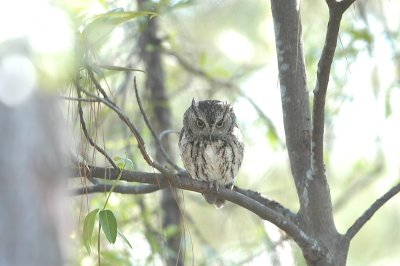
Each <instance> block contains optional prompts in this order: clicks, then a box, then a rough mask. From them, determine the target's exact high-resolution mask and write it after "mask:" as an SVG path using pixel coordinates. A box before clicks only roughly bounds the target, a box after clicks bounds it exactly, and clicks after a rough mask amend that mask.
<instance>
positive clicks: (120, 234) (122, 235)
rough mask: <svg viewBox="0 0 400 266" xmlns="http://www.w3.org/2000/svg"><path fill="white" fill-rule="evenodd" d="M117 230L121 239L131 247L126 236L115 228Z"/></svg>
mask: <svg viewBox="0 0 400 266" xmlns="http://www.w3.org/2000/svg"><path fill="white" fill-rule="evenodd" d="M117 232H118V235H119V236H120V237H122V239H123V240H124V241H125V243H126V244H128V246H129V247H130V248H131V249H133V247H132V245H131V243H129V240H128V239H127V238H126V236H125V235H124V234H123V233H122V232H121V231H119V230H117Z"/></svg>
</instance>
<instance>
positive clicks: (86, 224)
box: [83, 209, 99, 255]
mask: <svg viewBox="0 0 400 266" xmlns="http://www.w3.org/2000/svg"><path fill="white" fill-rule="evenodd" d="M98 212H99V209H95V210H93V211H91V212H90V213H89V214H88V215H86V217H85V220H84V221H83V242H84V244H85V247H86V250H87V252H88V253H89V255H90V243H91V240H92V235H93V227H94V222H95V221H96V216H97V213H98Z"/></svg>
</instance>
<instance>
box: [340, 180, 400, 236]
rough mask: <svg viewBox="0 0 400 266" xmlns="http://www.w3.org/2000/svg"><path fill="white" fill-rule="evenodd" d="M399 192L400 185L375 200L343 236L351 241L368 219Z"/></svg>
mask: <svg viewBox="0 0 400 266" xmlns="http://www.w3.org/2000/svg"><path fill="white" fill-rule="evenodd" d="M399 192H400V183H399V184H397V185H395V186H394V187H392V188H391V189H390V190H389V191H388V192H386V193H385V194H384V195H383V196H382V197H380V198H379V199H377V200H376V201H375V202H374V203H373V204H372V205H371V206H370V207H369V208H368V209H367V210H366V211H365V212H364V213H363V214H362V215H361V216H360V217H359V218H358V219H357V220H356V221H355V222H354V224H353V225H352V226H350V228H349V229H348V230H347V232H346V234H345V236H346V237H347V238H348V239H352V238H353V237H354V236H355V235H356V234H357V233H358V231H360V229H361V228H362V227H363V226H364V225H365V224H366V223H367V222H368V220H369V219H371V217H372V216H373V215H374V214H375V213H376V212H377V211H378V210H379V209H380V208H381V207H382V206H383V205H384V204H385V203H386V202H387V201H389V200H390V199H391V198H392V197H394V196H395V195H396V194H397V193H399Z"/></svg>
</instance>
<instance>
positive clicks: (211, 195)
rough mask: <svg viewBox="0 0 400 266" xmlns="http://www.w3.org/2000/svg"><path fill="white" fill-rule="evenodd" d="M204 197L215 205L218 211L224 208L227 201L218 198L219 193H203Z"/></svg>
mask: <svg viewBox="0 0 400 266" xmlns="http://www.w3.org/2000/svg"><path fill="white" fill-rule="evenodd" d="M203 197H204V199H205V200H206V201H207V202H208V203H210V204H214V205H215V207H216V208H217V209H220V208H222V207H224V204H225V200H224V199H222V198H220V197H218V195H217V193H203Z"/></svg>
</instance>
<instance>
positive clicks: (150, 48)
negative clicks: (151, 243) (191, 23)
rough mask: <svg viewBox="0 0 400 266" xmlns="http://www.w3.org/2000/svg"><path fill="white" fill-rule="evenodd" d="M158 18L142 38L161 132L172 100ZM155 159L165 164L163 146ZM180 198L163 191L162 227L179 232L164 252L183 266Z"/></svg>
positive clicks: (171, 262) (157, 127)
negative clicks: (166, 81)
mask: <svg viewBox="0 0 400 266" xmlns="http://www.w3.org/2000/svg"><path fill="white" fill-rule="evenodd" d="M147 2H148V1H147V0H138V4H139V7H140V9H143V10H146V9H145V8H143V7H144V6H145V5H146V3H147ZM157 21H158V19H157V18H152V19H147V18H146V23H145V25H144V28H143V32H142V33H141V36H140V39H139V45H140V50H141V58H142V59H143V61H144V63H145V69H146V88H147V89H148V90H149V91H150V102H151V114H152V118H151V121H152V122H153V126H154V130H155V132H156V133H157V134H160V133H161V132H162V131H164V130H168V129H170V128H171V110H170V107H169V99H168V97H167V92H166V88H165V78H164V69H163V66H162V62H161V61H162V59H161V53H160V49H158V48H159V46H160V40H159V38H158V37H157V30H158V24H157ZM165 139H166V141H163V142H162V145H163V147H164V150H165V151H166V152H167V153H168V154H171V151H172V149H171V146H170V142H169V141H168V137H166V138H165ZM156 148H157V152H156V159H157V161H158V162H159V163H161V164H165V163H166V160H165V158H164V156H163V154H162V152H161V149H160V147H156ZM178 202H179V197H178V195H177V193H176V189H175V188H172V187H168V188H166V189H164V190H162V197H161V209H162V210H163V222H162V227H163V230H165V229H168V228H173V231H175V230H176V232H177V233H176V234H174V235H172V236H168V239H165V241H166V245H167V247H166V250H167V252H166V253H165V254H164V255H165V259H166V262H167V265H183V262H182V252H181V249H180V243H181V231H180V230H181V213H180V209H179V206H178Z"/></svg>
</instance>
